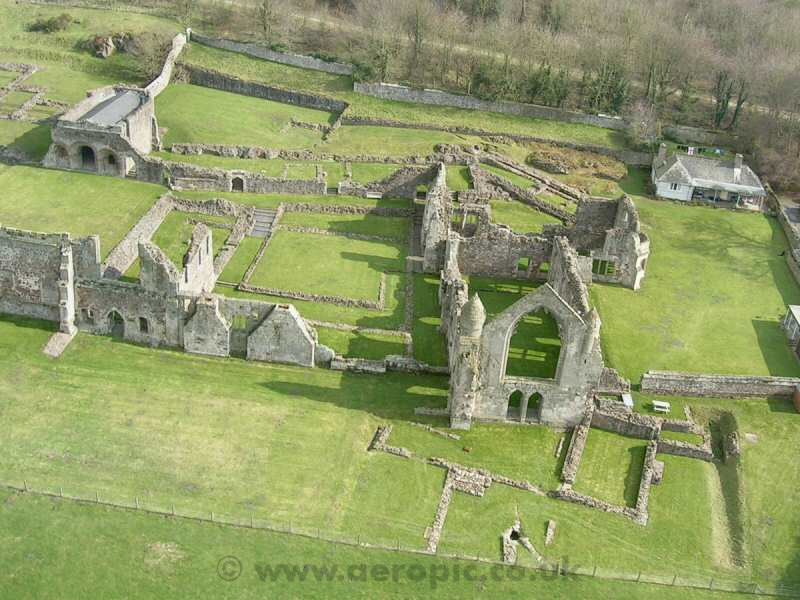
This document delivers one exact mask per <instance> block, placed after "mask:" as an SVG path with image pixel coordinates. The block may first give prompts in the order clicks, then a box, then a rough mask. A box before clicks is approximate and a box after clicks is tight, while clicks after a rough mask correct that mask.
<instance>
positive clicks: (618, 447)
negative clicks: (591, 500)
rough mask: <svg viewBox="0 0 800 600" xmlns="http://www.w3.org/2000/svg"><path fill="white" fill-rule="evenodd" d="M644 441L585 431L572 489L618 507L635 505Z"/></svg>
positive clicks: (642, 461)
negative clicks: (580, 458) (584, 444)
mask: <svg viewBox="0 0 800 600" xmlns="http://www.w3.org/2000/svg"><path fill="white" fill-rule="evenodd" d="M646 449H647V442H646V441H645V440H640V439H635V438H628V437H624V436H621V435H619V434H616V433H609V432H608V431H601V430H599V429H591V430H589V437H588V438H587V439H586V448H585V449H584V451H583V458H582V460H581V465H580V468H579V469H578V476H577V478H576V479H575V489H576V490H577V491H579V492H582V493H584V494H588V495H589V496H594V497H595V498H600V499H601V500H605V501H606V502H611V503H612V504H616V505H619V506H631V507H633V506H636V497H637V495H638V494H639V481H640V479H641V477H642V466H643V465H644V455H645V450H646Z"/></svg>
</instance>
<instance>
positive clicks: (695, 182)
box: [651, 144, 767, 210]
mask: <svg viewBox="0 0 800 600" xmlns="http://www.w3.org/2000/svg"><path fill="white" fill-rule="evenodd" d="M651 177H652V180H653V184H654V185H655V186H656V195H657V196H659V197H660V198H668V199H670V200H682V201H684V202H689V201H694V202H702V201H705V202H715V203H724V204H728V205H732V206H735V207H737V208H748V209H751V210H760V209H761V207H762V205H763V203H764V198H765V197H766V195H767V192H766V190H765V189H764V186H763V185H761V181H760V180H759V178H758V176H757V175H756V174H755V173H754V172H753V170H752V169H751V168H750V167H748V166H747V165H745V164H744V163H743V160H742V155H741V154H737V155H736V157H735V158H734V159H733V160H724V159H717V158H705V157H703V156H690V155H688V154H680V153H675V154H673V155H672V156H669V157H668V156H667V147H666V145H664V144H661V146H660V147H659V149H658V155H657V156H656V158H655V160H654V161H653V168H652V171H651Z"/></svg>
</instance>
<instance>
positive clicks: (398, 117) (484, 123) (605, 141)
mask: <svg viewBox="0 0 800 600" xmlns="http://www.w3.org/2000/svg"><path fill="white" fill-rule="evenodd" d="M181 60H182V61H184V62H186V63H189V64H198V65H201V66H206V67H210V68H213V69H216V70H219V71H222V72H224V73H230V74H233V75H236V76H238V77H243V78H245V79H250V80H254V81H263V82H265V83H269V84H272V85H277V86H281V87H287V88H290V89H298V90H305V91H310V92H317V93H321V94H324V95H328V96H331V97H334V98H338V99H341V100H344V101H345V102H348V103H349V104H350V107H349V108H348V110H347V113H348V115H351V116H353V117H362V118H373V119H387V120H393V121H400V122H404V123H413V124H416V125H428V126H430V125H433V126H438V127H466V128H474V129H478V130H482V131H491V132H499V133H515V134H519V135H531V136H538V137H542V138H549V139H554V140H566V141H572V142H584V143H589V144H597V145H600V146H606V147H610V148H624V147H625V146H626V142H625V138H624V136H623V135H622V134H621V133H620V132H617V131H612V130H609V129H603V128H600V127H592V126H589V125H580V124H571V123H563V122H557V121H546V120H542V119H529V118H525V117H516V116H512V115H504V114H499V113H486V112H480V111H474V110H465V109H459V108H450V107H440V106H428V105H422V104H413V103H410V102H396V101H392V100H383V99H380V98H373V97H371V96H364V95H361V94H356V93H354V92H352V91H351V90H352V82H351V79H350V78H349V77H342V76H335V75H328V74H325V73H319V72H315V71H308V70H305V69H298V68H295V67H287V66H285V65H278V64H276V63H270V62H268V61H262V60H258V59H254V58H250V57H247V56H243V55H241V54H235V53H233V52H226V51H224V50H216V49H212V48H205V47H198V45H197V44H191V45H190V48H189V51H188V52H187V53H186V54H185V55H184V56H183V57H182V59H181ZM442 141H444V140H442Z"/></svg>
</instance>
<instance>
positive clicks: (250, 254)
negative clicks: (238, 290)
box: [219, 237, 264, 283]
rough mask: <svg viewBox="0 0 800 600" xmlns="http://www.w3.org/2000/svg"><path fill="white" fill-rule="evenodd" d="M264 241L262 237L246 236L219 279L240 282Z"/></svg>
mask: <svg viewBox="0 0 800 600" xmlns="http://www.w3.org/2000/svg"><path fill="white" fill-rule="evenodd" d="M263 241H264V240H263V239H262V238H255V237H246V238H244V239H243V240H242V242H241V243H240V244H239V247H238V248H237V249H236V252H234V254H233V256H232V257H231V259H230V261H228V264H227V265H225V269H224V270H223V271H222V273H220V276H219V280H220V281H222V282H227V283H239V282H240V281H241V280H242V278H243V277H244V274H245V272H246V271H247V268H248V267H249V266H250V264H251V263H252V262H253V259H254V258H255V256H256V254H258V249H259V248H260V247H261V244H262V242H263Z"/></svg>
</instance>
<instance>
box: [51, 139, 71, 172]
mask: <svg viewBox="0 0 800 600" xmlns="http://www.w3.org/2000/svg"><path fill="white" fill-rule="evenodd" d="M53 159H54V160H55V163H56V166H57V167H63V168H69V166H70V164H69V152H67V149H66V148H65V147H64V146H62V145H61V144H55V145H54V146H53Z"/></svg>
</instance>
